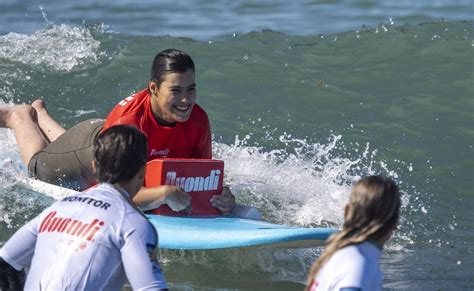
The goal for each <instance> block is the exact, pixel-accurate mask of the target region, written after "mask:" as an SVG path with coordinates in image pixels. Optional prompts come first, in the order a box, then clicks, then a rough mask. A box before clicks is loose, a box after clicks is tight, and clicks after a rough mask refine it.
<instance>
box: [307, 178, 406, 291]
mask: <svg viewBox="0 0 474 291" xmlns="http://www.w3.org/2000/svg"><path fill="white" fill-rule="evenodd" d="M400 205H401V198H400V192H399V189H398V187H397V185H396V184H395V183H394V182H393V181H392V180H390V179H389V178H386V177H383V176H369V177H365V178H362V179H361V180H360V181H358V182H357V183H356V184H355V185H354V187H353V188H352V192H351V197H350V200H349V203H348V204H347V205H346V208H345V215H344V225H343V228H342V230H341V231H340V232H339V233H336V234H334V235H333V236H331V237H330V238H329V240H328V243H327V246H326V249H325V251H324V252H323V253H322V255H321V256H320V257H319V259H318V260H317V261H316V262H315V263H314V264H313V266H312V268H311V270H310V272H309V275H308V285H307V287H306V290H307V291H316V290H318V291H319V290H337V291H359V290H371V291H372V290H381V289H382V272H381V271H380V265H379V260H380V256H381V253H382V247H383V245H384V244H385V242H387V241H388V239H389V238H390V237H391V236H392V233H393V231H394V230H395V228H396V227H397V224H398V218H399V212H400Z"/></svg>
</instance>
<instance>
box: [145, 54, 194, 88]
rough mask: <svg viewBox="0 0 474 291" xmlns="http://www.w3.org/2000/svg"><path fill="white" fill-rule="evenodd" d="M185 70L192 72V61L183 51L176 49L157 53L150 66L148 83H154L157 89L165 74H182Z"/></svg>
mask: <svg viewBox="0 0 474 291" xmlns="http://www.w3.org/2000/svg"><path fill="white" fill-rule="evenodd" d="M187 70H192V71H193V72H195V70H194V62H193V59H191V57H190V56H189V55H188V54H187V53H186V52H184V51H181V50H178V49H165V50H163V51H161V52H159V53H158V54H157V55H156V56H155V59H154V60H153V64H152V66H151V77H150V81H153V82H155V83H156V84H157V85H158V87H159V86H160V84H161V82H163V79H164V77H165V75H166V74H169V73H184V72H186V71H187Z"/></svg>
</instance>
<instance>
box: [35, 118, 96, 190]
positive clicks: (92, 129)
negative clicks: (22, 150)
mask: <svg viewBox="0 0 474 291" xmlns="http://www.w3.org/2000/svg"><path fill="white" fill-rule="evenodd" d="M103 125H104V120H103V119H90V120H86V121H83V122H80V123H78V124H76V125H75V126H73V127H71V128H70V129H68V130H67V131H66V132H65V133H63V134H62V135H61V136H60V137H58V138H57V139H56V140H55V141H53V142H52V143H50V144H48V145H47V146H46V147H45V148H44V149H43V150H42V151H40V152H38V153H36V154H35V155H34V156H33V157H32V158H31V160H30V162H29V164H28V172H29V174H30V176H31V177H32V178H36V179H38V180H41V181H44V182H48V183H51V184H55V185H59V186H63V187H67V188H70V189H75V190H84V189H86V188H88V187H90V186H92V185H94V184H95V183H96V179H95V177H94V174H93V173H92V158H93V152H92V148H93V146H94V141H95V139H96V138H97V136H98V135H99V133H100V131H101V130H102V127H103Z"/></svg>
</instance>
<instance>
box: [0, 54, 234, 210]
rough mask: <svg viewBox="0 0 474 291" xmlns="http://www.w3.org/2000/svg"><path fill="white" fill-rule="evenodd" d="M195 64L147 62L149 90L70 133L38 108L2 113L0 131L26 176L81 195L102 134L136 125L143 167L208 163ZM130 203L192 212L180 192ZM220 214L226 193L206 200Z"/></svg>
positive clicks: (166, 189)
mask: <svg viewBox="0 0 474 291" xmlns="http://www.w3.org/2000/svg"><path fill="white" fill-rule="evenodd" d="M196 96H197V93H196V83H195V69H194V62H193V60H192V59H191V57H190V56H189V55H188V54H186V53H185V52H183V51H180V50H176V49H167V50H164V51H162V52H160V53H158V54H157V55H156V57H155V59H154V60H153V64H152V69H151V78H150V81H149V82H148V87H147V88H145V89H144V90H141V91H139V92H137V93H135V94H133V95H131V96H129V97H127V98H125V99H123V100H122V101H120V102H119V103H118V104H117V105H116V106H115V108H114V109H113V110H112V111H111V112H110V114H109V115H108V117H107V119H106V121H105V123H104V121H103V120H100V119H96V120H86V121H83V122H80V123H78V124H77V125H75V126H73V127H72V128H70V129H69V130H65V129H64V128H62V127H61V126H60V125H59V124H58V123H57V122H56V121H55V120H54V119H53V118H52V117H51V116H50V115H49V114H48V112H47V110H46V108H45V106H44V104H43V102H42V101H41V100H36V101H34V102H33V103H32V105H18V106H14V107H0V127H7V128H11V129H12V130H13V131H14V133H15V137H16V140H17V144H18V148H19V151H20V155H21V157H22V160H23V162H24V163H25V165H27V166H28V172H29V174H30V175H31V176H32V177H34V178H37V179H39V180H42V181H46V182H49V183H53V184H57V185H61V186H65V187H69V188H73V189H77V190H83V189H85V188H87V187H89V186H90V185H91V184H93V183H95V179H94V175H93V173H92V169H91V161H92V145H93V143H94V140H95V138H96V137H97V135H98V134H99V133H100V132H101V131H102V129H103V128H108V127H110V126H112V125H117V124H130V125H135V126H136V127H137V128H139V129H140V130H141V131H142V132H143V133H145V134H146V135H147V137H148V141H149V142H148V159H149V160H151V159H155V158H211V157H212V149H211V131H210V126H209V119H208V117H207V114H206V112H205V111H204V110H203V109H202V108H201V107H200V106H199V105H197V104H196V103H195V101H196ZM134 201H135V202H136V203H137V204H138V205H140V206H141V207H143V208H144V209H152V208H156V207H158V206H159V205H161V204H168V206H170V208H171V209H173V210H174V211H181V210H184V209H186V208H188V207H189V206H190V196H189V195H188V194H187V193H185V192H184V191H182V189H181V188H179V187H178V186H168V185H164V186H158V187H153V188H142V189H141V190H140V191H139V192H138V194H137V195H136V196H135V197H134ZM211 203H212V205H213V206H214V207H215V208H217V209H218V210H219V211H220V212H221V213H222V214H228V213H230V211H231V210H232V209H233V207H234V206H235V197H234V195H232V193H231V191H230V190H229V188H228V187H224V189H223V190H222V193H221V195H216V196H214V197H213V198H212V199H211Z"/></svg>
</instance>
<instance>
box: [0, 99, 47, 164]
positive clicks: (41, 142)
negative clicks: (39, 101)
mask: <svg viewBox="0 0 474 291" xmlns="http://www.w3.org/2000/svg"><path fill="white" fill-rule="evenodd" d="M0 127H7V128H10V129H12V130H13V132H14V134H15V138H16V143H17V145H18V150H19V151H20V156H21V159H22V160H23V163H24V164H25V165H26V166H28V163H29V162H30V160H31V157H32V156H33V155H34V154H36V153H37V152H39V151H41V150H42V149H44V148H45V147H46V145H47V141H46V140H45V139H44V136H43V133H42V132H41V129H40V128H39V126H38V123H37V118H36V110H35V109H34V108H33V107H32V106H30V105H17V106H14V107H0Z"/></svg>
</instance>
